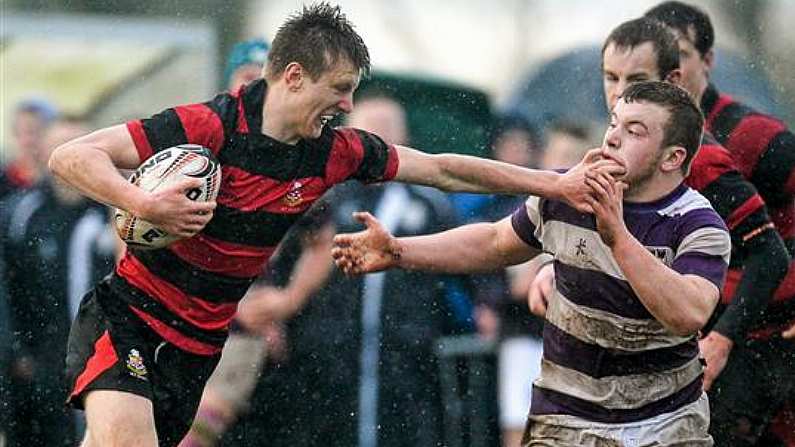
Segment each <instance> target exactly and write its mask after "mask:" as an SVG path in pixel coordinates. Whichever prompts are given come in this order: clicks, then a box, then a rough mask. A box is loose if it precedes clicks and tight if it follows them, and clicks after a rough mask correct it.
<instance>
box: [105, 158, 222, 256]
mask: <svg viewBox="0 0 795 447" xmlns="http://www.w3.org/2000/svg"><path fill="white" fill-rule="evenodd" d="M185 177H196V178H199V179H202V180H203V183H202V186H201V187H200V188H194V189H191V190H190V191H188V192H187V193H186V196H187V197H188V198H189V199H191V200H198V201H202V202H206V201H209V200H215V198H216V197H217V196H218V189H219V188H220V186H221V166H220V164H219V163H218V160H217V159H216V158H215V156H214V155H213V153H212V152H211V151H210V150H209V149H207V148H205V147H203V146H199V145H196V144H180V145H179V146H174V147H172V148H168V149H166V150H163V151H160V152H158V153H156V154H154V155H152V156H151V157H149V158H148V159H146V161H144V162H143V163H142V164H141V166H139V167H138V169H136V170H135V172H134V173H133V175H132V176H130V183H132V184H134V185H136V186H138V187H139V188H142V189H144V190H145V191H149V192H153V191H157V190H159V189H163V188H165V187H166V186H168V185H170V184H172V183H174V182H177V181H179V180H181V179H183V178H185ZM114 221H115V223H116V232H117V233H118V234H119V237H120V238H121V239H122V240H123V241H124V242H125V243H127V245H129V246H131V247H137V248H144V249H156V248H163V247H165V246H167V245H169V244H171V243H172V242H174V241H176V240H178V239H180V237H179V236H175V235H172V234H169V233H167V232H165V231H163V230H161V229H160V228H157V227H156V226H154V225H152V224H151V223H149V222H147V221H146V220H144V219H141V218H140V217H138V216H135V215H133V214H131V213H129V212H127V211H125V210H122V209H119V208H116V212H115V213H114Z"/></svg>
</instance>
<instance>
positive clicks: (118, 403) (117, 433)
mask: <svg viewBox="0 0 795 447" xmlns="http://www.w3.org/2000/svg"><path fill="white" fill-rule="evenodd" d="M85 412H86V426H87V427H86V439H85V440H84V441H83V444H82V446H83V447H116V446H133V445H134V446H140V447H157V434H156V432H155V419H154V412H153V408H152V402H151V401H150V400H149V399H146V398H144V397H141V396H138V395H135V394H132V393H127V392H124V391H113V390H95V391H89V392H88V394H87V395H86V398H85Z"/></svg>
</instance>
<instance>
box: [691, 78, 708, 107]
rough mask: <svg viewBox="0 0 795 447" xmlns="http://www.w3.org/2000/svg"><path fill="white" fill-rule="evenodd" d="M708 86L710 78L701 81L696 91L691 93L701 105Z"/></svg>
mask: <svg viewBox="0 0 795 447" xmlns="http://www.w3.org/2000/svg"><path fill="white" fill-rule="evenodd" d="M707 87H709V79H707V78H704V79H702V80H700V81H699V83H698V86H696V91H695V92H692V93H691V95H692V96H693V100H694V101H695V103H696V104H698V105H699V107H700V106H701V100H702V99H703V98H704V92H706V91H707Z"/></svg>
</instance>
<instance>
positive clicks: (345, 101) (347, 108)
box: [337, 93, 353, 113]
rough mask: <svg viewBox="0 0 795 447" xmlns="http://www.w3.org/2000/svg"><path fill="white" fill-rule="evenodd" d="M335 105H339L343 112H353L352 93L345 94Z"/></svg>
mask: <svg viewBox="0 0 795 447" xmlns="http://www.w3.org/2000/svg"><path fill="white" fill-rule="evenodd" d="M337 107H339V109H340V110H342V112H343V113H351V112H353V93H350V94H348V95H345V97H344V98H342V99H341V100H340V102H339V104H337Z"/></svg>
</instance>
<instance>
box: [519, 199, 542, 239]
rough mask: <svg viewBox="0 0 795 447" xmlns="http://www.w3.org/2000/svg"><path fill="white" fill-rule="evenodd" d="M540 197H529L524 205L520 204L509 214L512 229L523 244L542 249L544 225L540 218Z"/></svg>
mask: <svg viewBox="0 0 795 447" xmlns="http://www.w3.org/2000/svg"><path fill="white" fill-rule="evenodd" d="M541 204H542V202H541V199H540V198H539V197H535V196H533V197H530V198H529V199H528V200H527V201H526V202H525V203H524V205H522V206H520V207H519V208H517V209H516V211H514V212H513V215H511V225H512V226H513V231H514V232H515V233H516V235H517V236H519V239H521V240H523V241H524V243H525V244H527V245H529V246H531V247H534V248H537V249H539V250H540V249H542V248H543V247H542V243H541V241H542V240H543V229H544V225H543V222H542V220H541Z"/></svg>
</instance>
